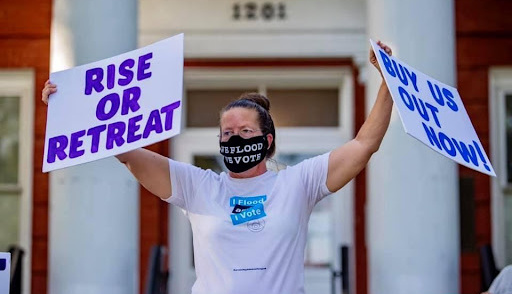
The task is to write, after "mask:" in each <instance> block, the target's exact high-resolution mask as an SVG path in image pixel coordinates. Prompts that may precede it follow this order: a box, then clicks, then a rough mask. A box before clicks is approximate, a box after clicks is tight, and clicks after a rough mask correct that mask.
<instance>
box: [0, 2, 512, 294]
mask: <svg viewBox="0 0 512 294" xmlns="http://www.w3.org/2000/svg"><path fill="white" fill-rule="evenodd" d="M1 6H2V10H3V11H5V12H4V13H3V15H2V17H1V18H0V21H2V24H3V26H1V27H2V28H1V29H0V36H1V38H0V42H1V44H2V46H0V51H1V52H3V53H4V54H3V55H2V56H4V58H3V59H2V61H0V84H1V85H2V87H0V122H1V123H0V209H1V214H2V216H6V217H5V218H3V219H5V221H2V222H0V232H2V233H1V234H0V242H1V243H0V246H2V247H4V246H7V245H8V244H13V243H15V244H20V245H21V246H22V247H23V248H24V249H25V250H26V253H27V255H26V258H25V262H26V263H25V264H24V293H105V292H109V293H142V291H143V288H144V284H145V279H146V274H147V266H148V258H149V251H150V248H151V246H152V245H155V244H160V245H164V246H165V247H166V248H168V253H169V254H168V258H167V263H168V264H167V265H166V266H168V268H169V271H170V278H169V293H188V292H187V290H188V289H190V286H191V284H192V283H193V281H194V267H193V254H192V246H191V242H192V240H191V238H192V237H191V232H190V228H189V224H188V221H187V220H186V218H185V217H184V216H183V214H182V213H181V211H179V209H176V208H174V207H171V206H168V205H167V204H166V203H164V202H163V201H160V200H159V199H158V198H157V197H154V196H152V195H151V194H150V193H149V192H148V191H146V190H144V189H143V188H142V187H140V186H138V185H137V183H136V182H135V180H134V179H133V178H132V177H131V175H129V173H128V172H127V171H126V170H125V169H124V167H122V166H121V165H120V164H119V163H117V162H116V160H114V159H107V160H103V161H98V162H94V163H91V164H86V165H82V166H79V167H73V168H69V169H65V170H61V171H56V172H53V173H51V174H43V173H42V172H41V162H42V153H43V145H44V133H45V122H46V106H44V105H43V104H42V103H41V102H40V100H39V99H40V90H41V88H42V85H43V84H44V81H45V80H46V79H47V77H48V73H49V72H50V71H56V70H61V69H66V68H69V67H72V66H77V65H80V64H83V63H87V62H92V61H94V60H99V59H102V58H106V57H110V56H113V55H115V54H119V53H122V52H125V51H129V50H131V49H135V48H136V47H138V46H144V45H147V44H150V43H152V42H154V41H157V40H160V39H163V38H166V37H170V36H172V35H175V34H177V33H181V32H184V33H185V76H184V86H185V87H184V89H185V90H184V96H183V97H184V100H183V103H184V115H183V126H184V128H183V131H182V134H181V135H179V136H177V137H175V138H173V139H171V140H169V141H166V142H161V143H158V144H155V145H153V146H150V147H148V148H150V149H152V150H154V151H156V152H159V153H161V154H163V155H166V156H171V157H172V158H174V159H176V160H180V161H185V162H190V163H194V164H196V165H199V166H202V167H205V168H212V169H215V170H219V171H220V170H222V168H223V167H222V164H219V155H218V147H217V140H216V135H217V133H218V127H217V123H218V117H217V110H218V109H220V108H221V107H222V106H223V105H224V104H225V103H226V102H227V101H229V100H231V99H234V98H236V97H237V96H238V95H239V94H240V93H242V92H247V91H258V92H261V93H264V94H266V95H268V96H269V97H270V99H271V103H272V108H271V113H272V114H273V116H274V119H275V122H276V126H277V153H276V159H277V162H278V163H279V164H294V163H296V162H298V161H300V160H302V159H304V158H307V157H310V156H313V155H316V154H321V153H323V152H326V151H329V150H331V149H333V148H335V147H336V146H339V145H340V144H343V143H344V142H346V141H348V140H350V139H351V138H353V136H354V135H355V134H356V133H357V131H358V129H359V128H360V126H361V125H362V123H363V122H364V119H365V117H366V114H367V113H368V110H369V109H370V108H371V105H372V104H373V99H374V97H375V95H376V89H377V86H378V83H379V77H378V76H377V75H376V72H375V70H374V69H373V68H370V66H369V63H368V61H367V55H368V49H369V42H368V39H369V38H374V39H382V40H383V41H386V42H387V43H389V44H390V45H391V46H392V47H393V49H394V53H395V54H396V55H397V56H398V57H399V58H401V59H402V60H404V61H405V62H407V63H408V64H410V65H411V66H414V67H415V68H418V69H419V70H422V71H423V72H425V73H427V74H430V75H432V76H434V77H435V78H437V79H439V80H441V81H443V82H445V83H447V84H450V85H453V86H455V87H457V88H458V90H459V92H460V94H461V97H462V99H463V101H464V103H465V106H466V109H467V111H468V114H469V116H470V117H471V119H472V122H473V125H474V126H475V129H476V131H477V133H478V135H479V137H480V139H481V141H482V144H483V146H484V148H485V149H486V151H487V152H488V154H490V157H491V160H492V162H493V165H494V167H495V170H496V172H497V174H498V177H497V178H489V177H488V176H486V175H483V174H479V173H477V172H474V171H472V170H469V169H467V168H464V167H462V166H457V165H455V164H454V163H452V162H450V161H449V160H448V159H445V158H442V157H440V156H438V155H437V154H434V153H433V152H432V151H430V150H428V148H425V146H422V145H421V144H420V143H418V142H416V140H414V139H412V138H411V137H408V136H406V135H405V134H404V132H403V129H402V127H401V124H400V121H399V119H398V116H397V113H394V114H393V117H392V122H391V126H390V129H389V132H388V134H387V135H386V138H385V140H384V142H383V145H382V147H381V150H380V151H379V153H378V154H376V156H374V158H372V160H371V162H370V165H369V167H368V168H367V169H366V170H365V171H363V172H362V173H361V174H360V175H359V176H358V177H357V178H356V179H355V180H354V181H352V182H351V183H349V184H348V185H347V186H346V187H345V188H343V189H342V190H341V191H340V192H338V193H336V194H335V195H332V196H330V197H329V198H327V199H325V200H323V201H322V202H320V203H319V205H318V206H317V208H316V209H315V211H314V212H313V214H312V217H311V221H310V228H309V233H308V245H307V248H306V258H305V267H306V272H305V275H306V292H307V293H331V275H332V271H333V270H339V269H340V266H341V264H340V256H339V248H340V246H347V247H348V248H349V255H348V256H349V269H350V270H349V287H350V289H349V293H358V294H366V293H390V292H398V293H411V292H412V293H479V291H481V290H482V289H481V275H480V270H481V266H480V260H479V253H478V250H479V248H480V247H481V246H483V245H485V244H492V247H493V250H494V253H495V258H496V261H497V264H498V266H499V267H503V266H504V265H505V264H510V263H512V218H511V217H510V215H512V214H510V213H507V211H510V210H511V209H512V200H511V199H512V198H511V193H512V192H511V190H510V184H509V182H510V181H512V180H511V178H512V176H510V174H512V170H510V167H509V166H512V165H511V164H509V162H510V161H511V159H510V156H509V154H510V152H509V151H508V150H511V148H512V147H510V146H509V142H512V141H511V140H509V138H512V137H511V136H512V135H511V131H510V130H511V129H512V126H510V123H509V121H510V119H511V117H512V110H511V109H512V106H511V105H512V104H511V103H512V54H511V52H512V21H511V20H510V18H508V13H507V12H510V11H512V10H511V9H512V5H510V4H509V3H505V2H503V1H499V0H494V1H487V2H482V3H481V2H479V1H473V0H470V1H460V0H456V1H453V2H452V1H441V0H437V1H408V2H407V3H403V2H402V1H398V0H386V1H375V0H368V1H359V0H345V1H339V0H321V1H309V0H296V1H274V2H272V1H246V2H239V1H238V2H237V1H230V0H222V1H215V2H213V1H206V0H193V1H186V2H183V1H175V0H173V1H163V0H147V1H134V0H126V1H120V0H119V1H114V0H113V1H107V2H105V1H100V0H94V1H86V2H85V1H83V2H78V1H70V0H55V1H53V2H52V1H31V0H24V1H21V2H19V1H18V2H16V3H14V2H7V1H2V4H1ZM50 43H51V47H50ZM50 64H51V66H50ZM212 110H213V111H212ZM510 144H512V143H510ZM0 250H3V249H1V248H0ZM336 283H339V281H336ZM336 283H335V287H336V288H339V285H338V284H336ZM337 291H339V289H337ZM336 293H338V292H336Z"/></svg>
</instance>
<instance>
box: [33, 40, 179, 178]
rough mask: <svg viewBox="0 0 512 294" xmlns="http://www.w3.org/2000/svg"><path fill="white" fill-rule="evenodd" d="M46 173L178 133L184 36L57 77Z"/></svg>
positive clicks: (51, 101)
mask: <svg viewBox="0 0 512 294" xmlns="http://www.w3.org/2000/svg"><path fill="white" fill-rule="evenodd" d="M50 81H51V82H52V83H54V84H56V85H57V87H58V91H57V92H56V93H54V94H52V95H51V97H50V99H49V103H48V119H47V124H46V139H45V147H44V159H43V172H48V171H52V170H56V169H60V168H64V167H69V166H73V165H77V164H81V163H86V162H90V161H94V160H97V159H101V158H105V157H108V156H113V155H117V154H121V153H124V152H127V151H130V150H133V149H136V148H140V147H144V146H147V145H150V144H153V143H156V142H159V141H162V140H165V139H168V138H170V137H172V136H175V135H177V134H179V133H180V129H181V108H182V107H181V99H182V92H183V34H180V35H177V36H174V37H172V38H168V39H165V40H162V41H160V42H157V43H154V44H152V45H149V46H146V47H143V48H139V49H137V50H133V51H130V52H127V53H124V54H121V55H118V56H115V57H112V58H108V59H104V60H101V61H97V62H93V63H90V64H86V65H82V66H78V67H75V68H72V69H69V70H65V71H60V72H55V73H52V74H51V75H50Z"/></svg>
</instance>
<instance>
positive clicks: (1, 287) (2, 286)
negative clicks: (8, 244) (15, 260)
mask: <svg viewBox="0 0 512 294" xmlns="http://www.w3.org/2000/svg"><path fill="white" fill-rule="evenodd" d="M10 284H11V253H9V252H0V293H9V285H10Z"/></svg>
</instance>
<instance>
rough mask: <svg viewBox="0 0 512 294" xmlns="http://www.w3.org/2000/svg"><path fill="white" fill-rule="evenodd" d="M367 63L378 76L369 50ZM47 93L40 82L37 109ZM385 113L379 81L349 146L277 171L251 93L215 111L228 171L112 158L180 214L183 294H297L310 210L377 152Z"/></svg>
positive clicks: (49, 88) (259, 105)
mask: <svg viewBox="0 0 512 294" xmlns="http://www.w3.org/2000/svg"><path fill="white" fill-rule="evenodd" d="M378 44H379V46H380V47H381V48H383V49H384V50H385V51H386V52H387V53H388V54H391V49H390V48H389V47H387V46H386V45H384V44H382V43H380V42H378ZM370 62H371V63H372V64H373V65H374V66H375V67H376V68H377V70H379V72H380V68H379V66H378V63H377V60H376V57H375V54H374V53H373V51H372V50H370ZM381 75H382V73H381ZM55 91H56V86H55V85H53V84H51V83H50V82H49V81H48V82H47V83H46V85H45V88H44V89H43V101H44V102H45V103H47V101H48V96H49V95H50V94H52V93H54V92H55ZM392 106H393V102H392V99H391V95H390V93H389V91H388V88H387V86H386V84H385V83H384V81H382V83H381V86H380V89H379V92H378V94H377V100H376V102H375V105H374V106H373V109H372V111H371V113H370V115H369V117H368V119H367V120H366V122H365V123H364V125H363V126H362V127H361V130H360V131H359V132H358V134H357V136H356V138H354V139H353V140H351V141H350V142H348V143H346V144H344V145H343V146H341V147H339V148H337V149H335V150H333V151H331V152H329V153H326V154H323V155H320V156H317V157H314V158H311V159H307V160H305V161H303V162H301V163H299V164H297V165H295V166H292V167H289V168H287V169H286V170H283V171H280V172H279V173H275V172H272V171H268V170H267V168H266V161H267V160H268V159H269V158H270V157H272V155H273V154H274V151H275V138H276V134H275V128H274V123H273V121H272V117H271V115H270V113H269V109H270V103H269V100H268V99H267V98H266V97H264V96H263V95H260V94H257V93H250V94H244V95H242V96H241V97H240V98H239V99H238V100H236V101H234V102H231V103H230V104H228V105H227V106H226V107H225V108H224V109H223V110H222V112H221V117H220V134H219V145H220V153H221V154H222V155H223V156H224V163H225V164H226V167H227V168H228V169H229V172H228V173H221V174H220V175H219V174H216V173H214V172H212V171H210V170H203V169H200V168H198V167H194V166H192V165H190V164H185V163H180V162H176V161H174V160H171V159H168V158H165V157H163V156H161V155H158V154H156V153H153V152H151V151H148V150H146V149H137V150H134V151H131V152H127V153H125V154H121V155H118V156H117V158H118V159H119V161H121V162H122V163H123V164H125V165H126V166H127V168H128V169H129V170H130V171H131V172H132V173H133V175H134V176H135V177H136V178H137V180H138V181H139V182H140V183H141V184H142V185H143V186H144V187H145V188H146V189H148V190H149V191H151V192H152V193H153V194H155V195H157V196H159V197H160V198H161V199H163V200H164V201H167V202H169V203H172V204H174V205H177V206H179V207H181V208H183V209H184V211H185V212H186V215H187V216H188V218H189V220H190V223H191V226H192V232H193V240H194V257H195V258H194V260H195V268H196V274H197V280H196V282H195V284H194V286H193V287H192V293H194V294H200V293H222V294H226V293H239V292H240V291H242V292H244V293H276V294H277V293H304V249H305V245H306V235H307V225H308V221H309V216H310V214H311V211H312V210H313V207H314V206H315V204H316V203H318V201H320V200H321V199H323V197H325V196H327V195H329V194H331V193H333V192H336V191H338V190H339V189H340V188H342V187H343V186H344V185H345V184H346V183H348V182H349V181H350V180H351V179H352V178H354V177H355V176H356V175H357V174H358V173H359V172H360V171H361V170H362V169H363V168H364V167H365V166H366V164H367V162H368V160H369V159H370V157H371V155H372V154H373V153H374V152H376V151H377V150H378V149H379V146H380V143H381V141H382V139H383V137H384V134H385V132H386V129H387V127H388V125H389V119H390V116H391V110H392Z"/></svg>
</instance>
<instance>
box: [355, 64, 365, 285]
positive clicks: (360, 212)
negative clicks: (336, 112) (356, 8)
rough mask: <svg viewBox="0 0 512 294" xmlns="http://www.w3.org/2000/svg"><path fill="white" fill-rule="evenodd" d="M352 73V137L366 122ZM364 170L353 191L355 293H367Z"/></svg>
mask: <svg viewBox="0 0 512 294" xmlns="http://www.w3.org/2000/svg"><path fill="white" fill-rule="evenodd" d="M353 72H354V93H355V95H354V135H355V134H357V132H358V131H359V129H360V128H361V126H362V125H363V123H364V121H365V120H366V103H365V86H364V85H363V84H361V83H359V81H358V78H359V70H358V68H357V67H356V66H354V67H353ZM365 207H366V169H363V170H362V171H361V172H360V173H359V174H358V175H357V176H356V178H355V189H354V226H355V227H354V234H355V236H354V246H355V259H356V260H355V261H356V262H355V265H356V268H355V273H356V277H355V281H356V287H355V293H357V294H367V293H368V262H367V251H366V213H365V211H366V210H365Z"/></svg>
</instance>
